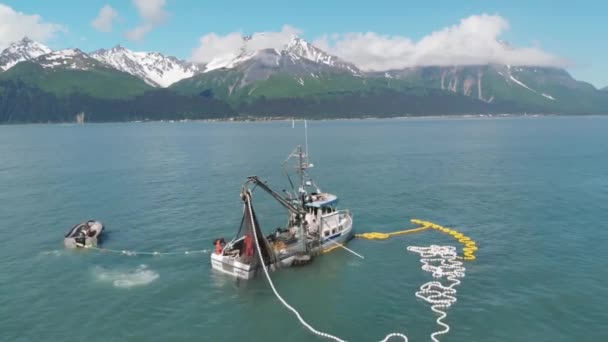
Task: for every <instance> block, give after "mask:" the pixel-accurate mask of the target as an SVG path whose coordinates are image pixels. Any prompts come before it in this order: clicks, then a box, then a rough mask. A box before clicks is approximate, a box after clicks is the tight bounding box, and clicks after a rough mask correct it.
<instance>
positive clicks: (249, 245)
mask: <svg viewBox="0 0 608 342" xmlns="http://www.w3.org/2000/svg"><path fill="white" fill-rule="evenodd" d="M245 256H248V257H250V256H253V238H252V237H251V234H247V235H245Z"/></svg>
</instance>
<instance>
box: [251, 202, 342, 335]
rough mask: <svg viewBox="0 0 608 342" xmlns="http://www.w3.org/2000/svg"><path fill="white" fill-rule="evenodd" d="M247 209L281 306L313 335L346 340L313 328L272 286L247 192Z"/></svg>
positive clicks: (257, 243) (260, 253) (260, 252)
mask: <svg viewBox="0 0 608 342" xmlns="http://www.w3.org/2000/svg"><path fill="white" fill-rule="evenodd" d="M246 196H247V201H246V203H247V210H248V211H249V218H250V219H251V227H252V228H253V235H254V240H255V246H256V248H257V252H258V256H259V258H260V261H261V263H262V269H263V270H264V274H265V275H266V279H267V280H268V284H269V285H270V288H271V289H272V292H274V295H275V296H276V297H277V299H278V300H279V301H280V302H281V304H283V306H285V307H286V308H287V309H288V310H289V311H291V312H293V314H294V315H295V316H296V317H297V318H298V320H299V321H300V323H301V324H302V325H303V326H305V327H306V328H307V329H308V330H310V332H312V333H313V334H315V335H318V336H321V337H325V338H328V339H331V340H334V341H336V342H346V341H345V340H343V339H341V338H339V337H336V336H334V335H330V334H328V333H325V332H322V331H319V330H317V329H315V328H313V327H312V326H311V325H310V324H308V323H307V322H306V321H305V320H304V318H302V316H301V315H300V313H299V312H298V310H296V309H294V308H293V307H292V306H291V305H289V303H287V302H286V301H285V299H283V297H281V295H280V294H279V292H278V291H277V289H276V288H275V287H274V283H273V282H272V279H271V278H270V275H269V274H268V269H267V268H266V264H265V263H264V259H263V258H262V249H261V248H260V241H258V234H257V232H256V226H255V222H254V220H253V212H252V210H251V197H250V194H249V193H247V194H246Z"/></svg>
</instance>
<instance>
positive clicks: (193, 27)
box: [0, 0, 608, 87]
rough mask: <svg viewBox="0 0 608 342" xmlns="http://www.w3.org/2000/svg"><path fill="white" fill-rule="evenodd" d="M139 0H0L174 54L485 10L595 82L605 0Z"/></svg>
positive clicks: (65, 40) (412, 26)
mask: <svg viewBox="0 0 608 342" xmlns="http://www.w3.org/2000/svg"><path fill="white" fill-rule="evenodd" d="M140 1H143V0H140ZM147 1H148V2H147V3H148V4H151V3H154V2H158V3H159V6H161V7H162V8H161V9H160V10H161V11H162V13H160V14H159V16H156V17H155V13H156V12H155V13H152V12H144V13H143V14H142V8H141V7H137V6H136V4H135V3H136V2H137V0H134V1H129V0H120V1H119V0H105V1H99V0H87V1H68V0H55V1H39V0H18V1H17V0H0V4H4V5H6V6H9V7H11V8H12V9H13V10H14V11H17V12H21V13H23V14H27V15H39V16H40V17H41V19H40V20H41V21H44V22H46V23H54V24H58V25H61V29H60V30H58V31H56V32H55V33H54V34H53V35H50V36H48V37H46V43H47V44H48V45H49V46H51V47H52V48H66V47H80V48H81V49H83V50H85V51H91V50H95V49H98V48H102V47H112V46H114V45H116V44H121V45H123V46H126V47H128V48H131V49H134V50H142V51H160V52H162V53H166V54H171V55H175V56H177V57H180V58H190V57H191V56H193V51H194V50H195V49H197V48H198V47H199V46H200V44H201V43H200V39H201V37H203V36H205V35H208V34H210V33H216V34H217V35H219V36H223V35H226V34H229V33H231V32H242V33H245V34H251V33H255V32H263V31H268V32H276V31H281V29H282V27H283V26H284V25H289V26H291V27H294V28H297V30H298V31H299V32H300V35H301V36H303V37H304V38H306V39H308V40H310V41H315V40H317V39H318V38H319V37H323V36H324V35H330V36H331V35H332V34H346V33H366V32H374V33H376V34H377V35H378V36H394V37H404V38H408V39H410V40H412V41H413V42H416V41H419V40H420V39H422V38H424V37H428V36H429V35H430V34H432V33H433V32H436V31H440V30H442V29H444V28H446V27H450V26H453V25H457V24H458V23H459V22H460V21H461V20H462V19H465V18H468V17H470V16H475V15H480V14H484V13H485V14H490V15H496V16H499V17H500V18H502V19H504V20H505V21H507V22H508V28H506V29H502V30H501V31H500V34H499V38H500V39H504V40H506V41H508V42H509V43H510V44H511V45H513V46H516V47H530V48H534V49H537V50H539V51H543V52H546V53H547V54H550V55H552V56H555V57H557V58H560V59H562V60H565V61H567V65H568V70H569V71H570V72H571V73H572V74H573V75H574V76H575V77H576V78H577V79H580V80H584V81H588V82H591V83H593V84H594V85H596V86H598V87H603V86H607V85H608V45H607V44H606V43H605V42H606V36H607V33H608V25H607V23H606V18H607V17H608V2H605V1H577V2H576V3H573V2H570V1H545V0H537V1H517V0H511V1H487V0H486V1H481V0H479V1H474V0H467V1H464V0H463V1H449V0H446V1H433V0H426V1H416V2H411V1H404V0H400V1H381V0H377V1H373V2H370V1H327V0H326V1H319V0H309V1H299V2H295V3H293V2H288V1H263V2H262V1H239V0H232V1H229V2H224V1H204V0H201V1H194V0H166V1H163V0H152V1H151V2H150V0H147ZM163 3H164V5H163ZM105 5H109V6H111V7H112V8H113V9H114V10H115V11H116V12H117V14H118V16H117V17H116V18H115V19H114V20H113V21H112V24H111V32H100V31H99V30H98V29H95V28H94V27H93V26H92V25H91V22H92V21H93V20H94V19H95V18H96V17H97V15H98V14H99V11H100V9H101V8H102V7H103V6H105ZM156 14H158V13H156ZM0 25H2V24H1V23H0ZM136 27H142V28H143V27H145V29H144V33H145V34H142V35H141V36H140V37H139V38H140V39H139V40H137V41H134V40H133V39H129V38H128V37H127V36H128V35H127V34H126V32H127V31H129V30H132V29H134V28H136ZM0 32H2V30H1V29H0ZM0 34H2V33H0ZM0 38H1V37H0ZM131 38H133V36H131ZM334 44H338V43H336V42H334ZM335 51H338V50H337V47H336V50H335ZM349 51H350V50H349ZM350 52H352V51H350ZM353 53H354V52H353ZM362 60H364V59H362Z"/></svg>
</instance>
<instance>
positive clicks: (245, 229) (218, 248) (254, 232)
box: [211, 146, 354, 279]
mask: <svg viewBox="0 0 608 342" xmlns="http://www.w3.org/2000/svg"><path fill="white" fill-rule="evenodd" d="M307 150H308V149H306V151H305V150H304V149H303V148H302V146H298V147H296V149H295V150H294V151H293V152H292V153H291V154H290V155H289V157H288V158H287V159H286V160H285V162H283V169H284V171H285V175H286V176H287V179H288V181H289V184H290V185H291V191H286V190H283V193H284V194H280V193H278V192H276V191H274V190H273V189H272V188H271V187H270V186H269V185H268V184H267V183H266V182H264V181H263V180H261V179H260V178H259V177H258V176H250V177H248V178H247V181H246V182H245V184H244V185H243V187H242V190H241V199H242V201H243V205H244V210H243V218H242V220H241V225H240V227H239V230H238V231H237V234H236V235H235V237H234V238H233V239H232V240H231V241H229V242H228V243H224V241H223V239H217V240H215V241H214V244H215V251H214V252H213V253H211V266H212V268H213V269H214V270H217V271H219V272H222V273H225V274H229V275H232V276H234V277H237V278H241V279H250V278H252V277H254V276H255V274H256V273H257V271H258V270H259V269H260V263H261V262H264V263H265V264H266V265H267V266H268V267H269V268H270V269H271V270H274V269H276V268H281V267H289V266H294V265H303V264H307V263H309V262H311V261H312V259H313V258H314V257H315V256H317V255H319V254H321V253H323V252H324V251H328V250H329V249H332V248H336V247H340V246H343V245H344V244H346V243H347V242H348V241H349V240H350V239H352V237H353V236H354V235H353V217H352V214H351V213H350V211H349V210H339V209H338V208H337V204H338V197H337V196H336V195H334V194H331V193H327V192H323V191H321V189H319V187H318V186H317V185H316V184H315V182H314V181H313V179H312V178H311V177H310V175H309V174H308V172H307V170H308V169H309V168H311V167H313V164H312V163H309V161H308V153H307ZM294 168H295V171H296V173H297V176H298V178H299V184H298V186H295V184H294V179H292V176H291V175H290V174H291V173H293V169H294ZM290 171H291V172H290ZM257 188H260V189H262V190H263V191H265V192H266V193H268V194H270V195H271V196H272V197H273V198H274V199H275V200H276V201H277V202H279V204H281V205H282V206H283V207H284V208H285V209H286V210H287V223H286V224H285V226H284V227H280V228H278V229H276V230H275V231H274V232H272V233H271V234H266V235H264V233H263V232H262V230H261V228H260V226H259V223H258V220H257V217H256V215H255V210H254V209H253V203H252V201H253V200H252V198H253V191H254V190H255V189H257ZM256 239H257V241H256ZM258 247H259V248H258ZM258 251H259V253H258Z"/></svg>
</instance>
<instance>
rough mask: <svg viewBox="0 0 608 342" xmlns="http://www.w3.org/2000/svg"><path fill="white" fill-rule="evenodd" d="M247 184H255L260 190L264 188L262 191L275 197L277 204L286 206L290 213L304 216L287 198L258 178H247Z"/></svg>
mask: <svg viewBox="0 0 608 342" xmlns="http://www.w3.org/2000/svg"><path fill="white" fill-rule="evenodd" d="M247 183H252V184H255V185H256V186H259V187H260V188H262V190H264V191H266V192H267V193H269V194H270V195H271V196H272V197H274V199H276V200H277V202H279V203H280V204H281V205H282V206H284V207H285V208H287V210H289V211H291V212H293V213H295V214H300V215H304V212H303V211H301V210H300V209H299V208H298V207H296V206H295V205H293V203H291V202H290V201H288V200H286V199H285V197H283V196H281V195H280V194H278V193H277V192H276V191H274V190H272V189H271V188H270V187H269V186H268V185H267V184H266V183H265V182H264V181H262V180H261V179H260V178H259V177H258V176H249V177H247Z"/></svg>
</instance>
